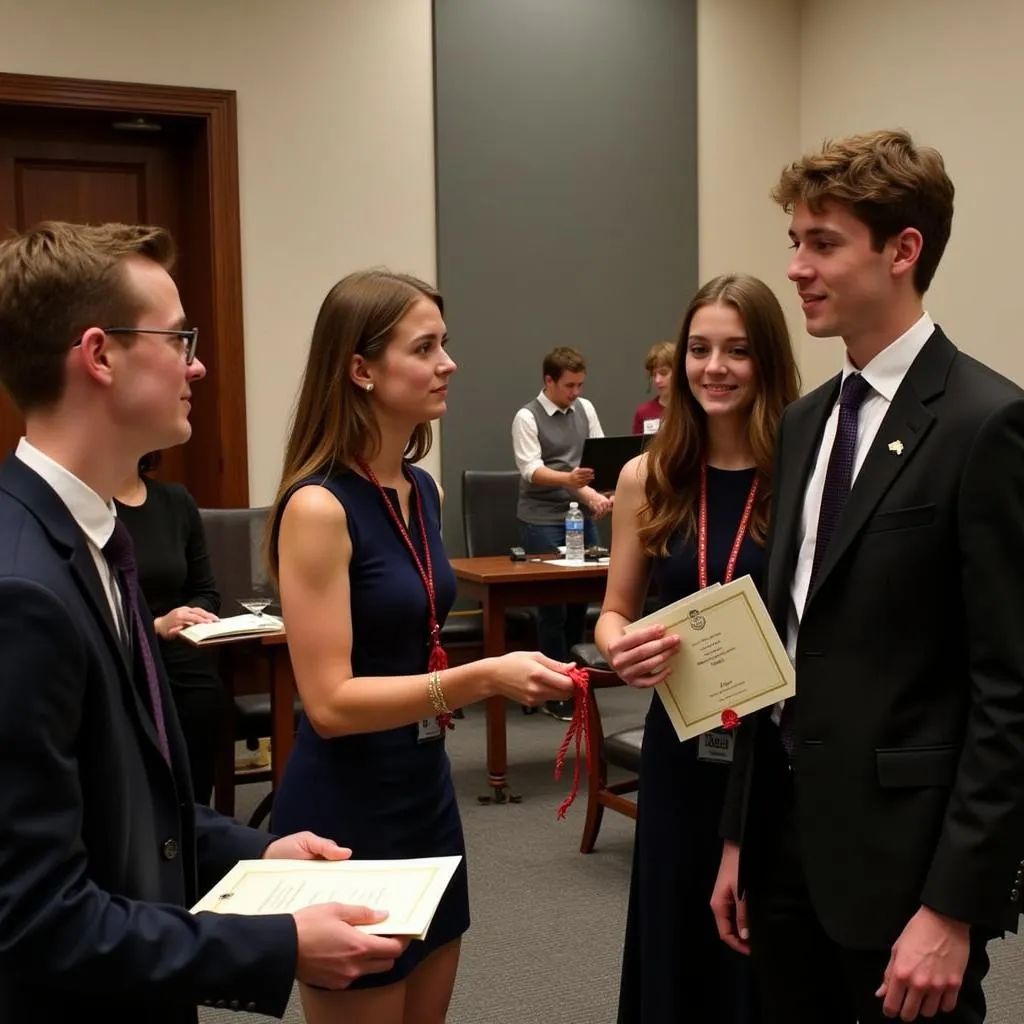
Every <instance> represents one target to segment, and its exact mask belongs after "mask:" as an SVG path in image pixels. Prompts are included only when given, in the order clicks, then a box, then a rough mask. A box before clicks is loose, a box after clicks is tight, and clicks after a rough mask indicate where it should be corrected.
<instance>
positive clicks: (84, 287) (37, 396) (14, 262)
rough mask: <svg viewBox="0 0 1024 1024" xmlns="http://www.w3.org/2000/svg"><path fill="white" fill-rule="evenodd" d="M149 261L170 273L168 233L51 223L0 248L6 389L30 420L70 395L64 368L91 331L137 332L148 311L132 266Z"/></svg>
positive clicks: (0, 358) (0, 347)
mask: <svg viewBox="0 0 1024 1024" xmlns="http://www.w3.org/2000/svg"><path fill="white" fill-rule="evenodd" d="M130 256H145V257H146V258H148V259H151V260H153V261H154V262H156V263H158V264H160V266H162V267H163V268H164V269H165V270H170V269H171V267H172V266H173V264H174V242H173V240H172V239H171V236H170V234H169V233H168V232H167V231H165V230H164V229H163V228H157V227H144V226H140V225H128V224H101V225H86V224H66V223H64V222H62V221H47V222H44V223H42V224H39V225H38V226H36V227H34V228H32V229H30V230H29V231H26V232H24V233H23V234H19V235H15V236H14V237H12V238H9V239H7V240H6V241H4V242H3V243H0V384H3V386H4V387H5V388H6V389H7V391H8V392H9V393H10V396H11V398H12V399H13V400H14V403H15V405H17V406H18V408H19V409H20V410H21V412H22V413H29V412H31V411H33V410H35V409H45V408H49V407H52V406H53V405H55V404H56V403H57V402H58V401H60V398H61V396H62V395H63V393H64V385H65V378H64V360H65V357H66V356H67V353H68V350H69V349H70V348H71V346H72V345H73V344H74V342H75V341H76V340H77V339H78V338H79V337H81V335H82V332H83V331H86V330H88V329H89V328H90V327H113V326H123V327H130V326H132V325H133V324H134V322H135V320H136V318H137V317H138V315H139V313H140V312H141V310H142V306H141V303H140V299H139V297H138V296H136V295H134V294H133V293H132V291H131V289H130V288H129V287H128V284H127V281H126V278H125V275H124V261H125V260H126V259H127V258H128V257H130Z"/></svg>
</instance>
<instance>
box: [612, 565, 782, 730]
mask: <svg viewBox="0 0 1024 1024" xmlns="http://www.w3.org/2000/svg"><path fill="white" fill-rule="evenodd" d="M654 625H661V626H664V628H665V633H666V635H668V634H673V635H676V636H678V637H679V638H680V641H681V642H680V644H679V647H678V649H677V654H676V655H675V658H674V659H673V661H672V663H671V670H670V671H669V673H668V675H667V676H666V677H665V679H664V680H662V682H661V683H659V684H658V686H657V687H655V689H656V691H657V693H658V696H659V697H660V699H661V701H662V703H663V704H664V706H665V711H666V712H667V713H668V716H669V719H670V720H671V722H672V725H673V726H674V727H675V730H676V734H677V735H678V736H679V739H680V740H688V739H692V738H693V737H695V736H699V735H701V734H702V733H705V732H708V731H709V730H711V729H717V728H721V727H722V726H723V724H735V723H734V722H733V716H735V717H736V718H742V717H743V716H744V715H748V714H750V713H751V712H752V711H758V710H760V709H761V708H763V707H767V706H769V705H771V704H775V703H777V702H778V701H780V700H787V699H789V698H790V697H792V696H794V694H795V692H796V686H795V676H794V672H793V666H792V664H791V663H790V660H789V657H788V656H787V654H786V649H785V647H784V646H783V644H782V641H781V640H780V639H779V636H778V634H777V633H776V632H775V627H774V626H773V625H772V621H771V618H770V616H769V615H768V610H767V609H766V608H765V606H764V602H763V601H762V600H761V596H760V594H758V592H757V588H756V587H755V586H754V581H753V580H752V579H751V578H750V577H749V576H743V577H742V578H740V579H738V580H733V581H732V582H731V583H727V584H725V585H724V586H721V585H719V584H714V585H713V586H710V587H707V588H705V589H704V590H701V591H698V592H697V593H696V594H692V595H691V596H690V597H687V598H684V599H683V600H682V601H676V602H675V603H674V604H670V605H667V606H666V607H664V608H662V609H660V610H659V611H657V612H655V613H654V614H653V615H648V616H646V617H645V618H642V619H638V620H637V621H636V622H633V623H630V624H629V625H628V626H627V627H626V630H625V631H626V632H627V633H631V632H633V631H634V630H637V629H642V628H644V627H645V626H654ZM730 713H731V714H730ZM723 714H724V715H725V717H724V718H723Z"/></svg>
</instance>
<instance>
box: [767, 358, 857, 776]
mask: <svg viewBox="0 0 1024 1024" xmlns="http://www.w3.org/2000/svg"><path fill="white" fill-rule="evenodd" d="M870 391H871V385H870V384H869V383H868V382H867V381H866V380H865V379H864V378H863V377H862V376H861V375H860V374H859V373H851V374H850V375H849V376H848V377H847V378H846V380H844V381H843V390H842V392H841V393H840V395H839V423H838V425H837V426H836V439H835V441H833V442H832V451H831V453H830V454H829V457H828V469H827V470H826V471H825V487H824V490H823V491H822V493H821V510H820V512H819V513H818V533H817V538H816V540H815V544H814V560H813V561H812V562H811V578H810V580H809V581H808V583H807V598H806V599H805V601H804V606H805V607H806V602H807V600H809V599H810V596H811V593H812V591H813V590H814V584H815V582H816V580H817V577H818V570H819V569H820V568H821V563H822V562H823V561H824V559H825V552H826V551H827V550H828V546H829V543H830V542H831V540H832V535H833V534H834V533H835V532H836V526H837V525H838V524H839V517H840V516H841V515H842V514H843V508H844V507H845V506H846V499H847V498H849V496H850V486H851V484H852V481H853V463H854V459H855V458H856V455H857V418H858V415H859V413H860V407H861V405H862V404H863V402H864V399H865V398H867V396H868V393H869V392H870ZM779 735H780V737H781V738H782V746H783V747H784V748H785V750H786V753H787V754H789V755H790V756H792V754H793V701H792V700H787V701H786V703H785V704H784V705H783V708H782V717H781V719H780V720H779Z"/></svg>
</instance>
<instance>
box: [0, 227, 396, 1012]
mask: <svg viewBox="0 0 1024 1024" xmlns="http://www.w3.org/2000/svg"><path fill="white" fill-rule="evenodd" d="M172 262H173V245H172V242H171V239H170V237H169V236H168V235H167V233H166V232H164V231H163V230H162V229H159V228H146V227H128V226H124V225H117V224H108V225H103V226H99V227H84V226H79V225H72V224H61V223H49V224H43V225H40V226H39V227H37V228H35V229H33V230H31V231H29V232H27V233H25V234H23V235H20V236H16V237H14V238H11V239H9V240H8V241H6V242H4V243H2V244H0V383H2V384H3V386H4V387H5V388H6V389H7V391H8V392H9V393H10V395H11V397H12V399H13V400H14V402H15V404H16V405H17V406H18V408H19V409H20V411H21V412H22V414H23V415H24V417H25V424H26V433H25V437H24V438H22V440H21V441H20V443H19V444H18V447H17V450H16V451H15V453H14V454H12V455H10V456H8V458H7V459H6V461H5V462H4V463H3V465H2V466H0V1020H5V1021H6V1020H10V1021H28V1020H31V1021H36V1022H40V1024H50V1022H53V1024H56V1022H58V1021H64V1020H66V1019H67V1017H68V1015H69V1014H73V1013H77V1014H82V1013H84V1014H85V1015H86V1016H89V1015H90V1014H91V1015H92V1016H95V1017H97V1019H98V1018H99V1016H100V1015H102V1017H103V1019H104V1020H105V1021H107V1022H109V1024H115V1022H118V1024H119V1022H123V1024H129V1022H132V1024H134V1022H136V1021H140V1020H145V1021H147V1022H150V1024H184V1022H186V1021H194V1020H195V1019H196V1012H195V1006H196V1004H197V1003H206V1004H208V1005H216V1006H221V1007H230V1008H232V1009H246V1010H250V1011H255V1012H261V1013H266V1014H272V1015H276V1016H281V1015H282V1014H283V1012H284V1009H285V1006H286V1004H287V1002H288V998H289V995H290V993H291V988H292V981H293V979H294V978H295V977H298V978H300V979H301V980H304V981H307V982H309V983H311V984H314V985H319V986H323V987H327V988H344V987H346V986H347V984H349V983H350V982H351V981H352V979H354V978H355V977H357V976H358V975H360V974H364V973H368V972H376V971H383V970H387V969H389V968H390V966H391V964H392V963H393V960H394V958H395V957H396V956H397V955H398V954H399V953H400V952H401V950H402V949H403V948H404V943H403V942H400V941H398V940H395V939H389V938H381V937H377V936H369V935H365V934H363V933H362V932H360V931H357V930H356V929H355V928H354V927H353V925H355V924H359V923H368V922H370V921H378V920H380V919H382V917H383V916H384V915H382V914H378V913H376V912H375V911H372V910H369V909H367V908H356V907H344V906H339V905H325V906H320V907H311V908H308V909H306V910H303V911H300V912H299V913H297V914H295V915H288V914H279V915H271V916H266V917H241V916H237V915H235V916H233V915H219V914H200V915H196V916H193V915H191V914H189V912H188V910H187V909H186V908H187V907H188V906H190V905H191V904H193V903H194V902H195V901H196V899H197V898H198V896H199V895H200V894H202V893H203V892H205V891H206V890H207V889H209V888H210V887H211V886H212V885H213V884H214V883H215V882H216V881H217V880H218V879H219V878H220V877H221V876H222V875H223V874H224V873H225V872H226V871H227V870H228V869H229V868H230V867H231V866H232V865H233V864H235V863H236V862H237V861H239V860H241V859H253V858H261V857H269V858H297V859H315V858H326V859H332V860H337V859H343V858H344V857H345V856H347V851H345V850H342V849H341V848H340V847H338V846H336V845H335V844H334V843H332V842H329V841H327V840H324V839H321V838H320V837H318V836H315V835H313V834H312V833H308V832H307V833H301V834H299V835H294V836H287V837H285V838H282V839H275V837H273V836H268V835H266V834H265V833H260V832H256V831H254V830H252V829H247V828H244V827H242V826H240V825H238V824H236V823H235V822H233V821H231V820H229V819H226V818H223V817H221V816H219V815H217V814H216V813H214V812H213V811H210V810H209V809H208V808H205V807H197V806H196V805H195V804H194V801H193V797H192V786H191V781H190V779H189V772H188V763H187V756H186V749H185V743H184V740H183V738H182V736H181V731H180V729H179V726H178V723H177V720H176V718H175V714H174V706H173V703H172V700H171V697H170V692H169V690H168V686H167V679H166V676H165V674H164V672H163V669H162V666H161V665H160V662H159V657H158V656H157V655H156V653H155V651H156V644H155V640H154V634H153V623H152V619H151V618H150V617H149V614H148V612H147V611H146V609H145V605H144V603H143V602H142V601H140V600H139V595H138V585H137V573H136V570H135V566H134V559H133V552H132V548H131V541H130V538H128V539H127V540H126V537H127V531H126V530H125V528H124V526H123V525H119V524H118V523H117V521H116V519H115V516H114V510H113V506H112V504H111V497H112V495H113V494H114V492H115V490H116V489H117V487H118V486H119V485H120V483H121V482H122V481H123V480H124V479H125V478H126V477H127V476H128V475H129V473H130V472H131V471H132V470H133V468H134V467H135V466H136V465H137V463H138V460H139V458H140V457H141V456H142V455H143V454H145V453H146V452H150V451H156V450H160V449H163V448H168V447H171V446H173V445H178V444H182V443H183V442H185V441H187V440H188V438H189V436H190V434H191V432H192V428H191V426H190V424H189V419H188V417H189V408H190V404H189V400H190V397H191V393H192V387H193V385H194V384H196V383H198V382H199V381H201V380H202V378H203V376H204V375H205V373H206V370H205V368H204V366H203V364H202V363H201V362H200V361H199V360H198V359H197V358H196V355H195V350H196V342H197V338H198V332H197V331H196V330H195V329H194V328H190V327H187V326H186V322H185V316H184V312H183V310H182V308H181V300H180V298H179V296H178V290H177V288H176V287H175V284H174V281H173V280H172V278H171V276H170V274H169V272H168V271H169V269H170V267H171V265H172Z"/></svg>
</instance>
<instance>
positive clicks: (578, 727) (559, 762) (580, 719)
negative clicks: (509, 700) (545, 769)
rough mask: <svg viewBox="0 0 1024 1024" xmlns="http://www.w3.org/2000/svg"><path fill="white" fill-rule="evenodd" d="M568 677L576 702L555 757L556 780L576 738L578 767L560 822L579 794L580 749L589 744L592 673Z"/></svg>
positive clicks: (579, 670) (572, 671)
mask: <svg viewBox="0 0 1024 1024" xmlns="http://www.w3.org/2000/svg"><path fill="white" fill-rule="evenodd" d="M568 675H569V678H570V679H571V680H572V681H573V685H574V687H575V693H574V694H573V696H574V697H575V701H574V703H573V709H572V721H571V722H570V723H569V728H568V729H566V731H565V739H564V740H562V745H561V746H560V747H559V748H558V754H557V755H556V756H555V779H556V780H558V779H561V777H562V770H563V769H564V768H565V755H566V753H567V752H568V750H569V744H570V743H571V742H572V740H573V739H574V738H575V740H576V766H575V768H574V770H573V775H572V789H571V790H570V791H569V795H568V796H567V797H566V798H565V800H563V801H562V806H561V807H559V808H558V820H559V821H564V820H565V814H566V811H568V810H569V808H570V807H572V804H573V801H574V800H575V799H576V794H577V793H578V792H579V789H580V764H581V762H582V757H581V755H580V747H581V746H582V747H584V748H586V742H587V693H588V691H589V690H590V673H589V672H588V671H587V670H586V669H585V668H571V669H569V672H568Z"/></svg>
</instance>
